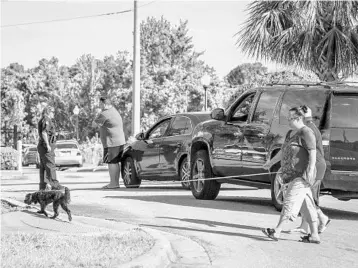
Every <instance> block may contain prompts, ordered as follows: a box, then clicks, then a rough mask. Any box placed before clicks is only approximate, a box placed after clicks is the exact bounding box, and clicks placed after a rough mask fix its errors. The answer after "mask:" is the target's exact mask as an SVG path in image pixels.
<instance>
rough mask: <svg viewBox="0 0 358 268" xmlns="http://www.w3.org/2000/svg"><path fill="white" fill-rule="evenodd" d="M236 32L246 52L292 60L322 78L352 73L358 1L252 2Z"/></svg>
mask: <svg viewBox="0 0 358 268" xmlns="http://www.w3.org/2000/svg"><path fill="white" fill-rule="evenodd" d="M248 10H249V18H248V20H247V21H246V22H245V24H244V28H242V29H241V30H240V31H239V32H238V35H239V38H238V41H237V43H238V45H239V46H240V47H241V48H242V49H243V51H245V52H246V53H247V54H249V55H250V56H254V57H257V58H263V59H265V60H271V61H274V62H278V63H282V64H286V65H297V66H299V67H302V68H304V69H306V70H311V71H312V72H314V73H315V74H316V75H317V76H318V77H319V78H320V80H322V81H333V80H337V79H342V78H344V77H346V76H349V75H351V74H352V73H353V72H354V71H355V70H356V68H357V65H358V26H357V19H358V1H298V0H297V1H255V2H252V3H250V4H249V8H248Z"/></svg>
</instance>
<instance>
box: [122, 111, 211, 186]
mask: <svg viewBox="0 0 358 268" xmlns="http://www.w3.org/2000/svg"><path fill="white" fill-rule="evenodd" d="M208 119H210V113H208V112H195V113H181V114H175V115H171V116H166V117H163V118H161V119H160V120H159V121H158V122H157V123H155V124H154V125H153V126H152V127H151V128H150V129H149V130H148V131H147V132H145V133H139V134H138V135H136V141H134V142H133V143H130V144H128V145H127V146H126V147H125V149H124V153H123V158H122V165H121V169H122V178H123V182H124V185H125V186H126V187H127V188H138V187H139V186H140V184H141V181H142V180H143V179H145V180H179V181H181V182H182V186H183V187H184V188H186V189H189V183H188V182H186V181H187V180H188V178H189V168H188V161H187V155H188V148H189V144H190V142H191V135H192V132H193V129H194V127H195V126H196V125H197V124H198V123H200V122H202V121H205V120H208Z"/></svg>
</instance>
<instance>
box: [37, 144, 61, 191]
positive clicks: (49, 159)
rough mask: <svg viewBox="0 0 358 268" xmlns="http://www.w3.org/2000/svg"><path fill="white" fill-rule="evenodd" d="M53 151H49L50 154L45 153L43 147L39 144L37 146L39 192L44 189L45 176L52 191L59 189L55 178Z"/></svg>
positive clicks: (59, 186) (45, 150)
mask: <svg viewBox="0 0 358 268" xmlns="http://www.w3.org/2000/svg"><path fill="white" fill-rule="evenodd" d="M53 149H54V148H52V149H51V152H47V149H46V148H45V147H44V146H42V145H40V144H39V145H38V146H37V150H38V152H39V155H40V185H39V186H40V187H39V188H40V190H45V189H46V185H47V183H46V182H45V174H46V179H47V180H48V182H49V184H50V185H51V188H52V189H58V190H59V189H61V185H60V183H59V182H58V180H57V178H56V165H55V153H54V152H53ZM45 171H46V172H45Z"/></svg>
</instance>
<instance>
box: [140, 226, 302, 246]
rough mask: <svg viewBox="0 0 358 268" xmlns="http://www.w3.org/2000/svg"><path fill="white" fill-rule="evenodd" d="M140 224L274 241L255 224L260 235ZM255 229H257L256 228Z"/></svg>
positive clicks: (285, 239)
mask: <svg viewBox="0 0 358 268" xmlns="http://www.w3.org/2000/svg"><path fill="white" fill-rule="evenodd" d="M140 226H145V227H150V228H158V229H159V230H160V229H161V228H168V229H176V230H182V231H192V232H202V233H209V234H219V235H227V236H238V237H244V238H250V239H254V240H257V241H263V242H274V241H273V240H272V239H269V238H267V237H266V236H264V234H262V232H261V228H259V227H253V226H251V227H253V228H257V230H258V235H251V234H245V233H240V232H225V231H215V230H212V229H210V230H205V229H196V228H189V227H179V226H169V225H152V224H140ZM238 228H239V227H238ZM254 230H256V229H254ZM161 231H163V230H161ZM259 234H262V235H259ZM280 240H284V241H294V242H297V241H296V240H294V239H287V238H280Z"/></svg>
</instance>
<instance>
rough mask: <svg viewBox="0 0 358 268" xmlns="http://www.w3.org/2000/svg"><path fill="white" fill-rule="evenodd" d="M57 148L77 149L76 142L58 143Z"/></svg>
mask: <svg viewBox="0 0 358 268" xmlns="http://www.w3.org/2000/svg"><path fill="white" fill-rule="evenodd" d="M56 148H57V149H77V145H76V144H75V143H58V144H56Z"/></svg>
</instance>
